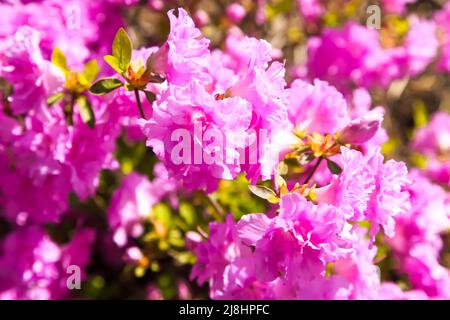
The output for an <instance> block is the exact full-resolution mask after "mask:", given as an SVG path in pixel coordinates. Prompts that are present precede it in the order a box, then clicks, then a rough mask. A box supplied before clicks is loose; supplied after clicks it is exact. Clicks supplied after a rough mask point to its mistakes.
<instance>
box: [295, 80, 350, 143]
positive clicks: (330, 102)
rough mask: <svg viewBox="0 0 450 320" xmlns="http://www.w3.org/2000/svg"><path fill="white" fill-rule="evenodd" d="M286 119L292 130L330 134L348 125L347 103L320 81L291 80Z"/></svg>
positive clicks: (331, 88)
mask: <svg viewBox="0 0 450 320" xmlns="http://www.w3.org/2000/svg"><path fill="white" fill-rule="evenodd" d="M288 112H289V119H290V121H291V122H292V123H293V124H294V125H295V126H296V130H298V131H303V130H306V132H308V133H313V132H318V133H321V134H326V133H330V134H334V133H335V132H336V131H337V130H338V129H340V128H343V127H344V126H345V125H346V124H347V123H349V122H350V118H349V115H348V108H347V103H346V102H345V99H344V97H343V96H342V94H341V93H339V92H338V91H337V90H336V89H335V88H334V87H332V86H330V85H329V84H328V83H326V82H324V81H320V80H317V79H316V80H314V84H308V83H306V82H304V81H302V80H295V81H294V82H293V83H292V84H291V88H290V106H289V109H288Z"/></svg>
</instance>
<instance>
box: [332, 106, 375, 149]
mask: <svg viewBox="0 0 450 320" xmlns="http://www.w3.org/2000/svg"><path fill="white" fill-rule="evenodd" d="M379 111H381V110H374V111H372V112H369V113H367V114H366V115H364V116H363V117H362V118H358V119H355V120H352V121H351V122H350V123H349V124H347V125H346V126H345V127H344V128H343V129H342V130H340V131H339V133H338V140H339V141H340V142H341V143H343V144H363V143H364V142H367V141H369V140H370V139H372V138H373V137H374V136H375V134H376V133H377V132H378V130H379V129H380V126H381V122H382V120H383V113H382V112H379Z"/></svg>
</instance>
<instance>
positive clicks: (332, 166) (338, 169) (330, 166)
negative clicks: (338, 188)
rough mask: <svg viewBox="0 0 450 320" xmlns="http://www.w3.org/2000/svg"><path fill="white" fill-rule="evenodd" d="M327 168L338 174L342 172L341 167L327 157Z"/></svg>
mask: <svg viewBox="0 0 450 320" xmlns="http://www.w3.org/2000/svg"><path fill="white" fill-rule="evenodd" d="M327 165H328V169H329V170H330V171H331V173H333V174H340V173H341V172H342V168H341V167H340V166H339V165H338V164H337V163H336V162H334V161H332V160H330V159H327Z"/></svg>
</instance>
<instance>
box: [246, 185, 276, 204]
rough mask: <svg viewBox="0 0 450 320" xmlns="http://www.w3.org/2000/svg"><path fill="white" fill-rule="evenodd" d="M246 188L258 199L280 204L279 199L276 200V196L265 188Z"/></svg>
mask: <svg viewBox="0 0 450 320" xmlns="http://www.w3.org/2000/svg"><path fill="white" fill-rule="evenodd" d="M248 188H249V189H250V191H251V192H252V193H253V194H254V195H256V196H258V197H260V198H263V199H266V200H267V201H269V202H270V203H278V202H280V199H278V197H277V194H276V193H275V191H273V190H272V189H269V188H267V187H265V186H259V185H256V186H254V185H249V186H248Z"/></svg>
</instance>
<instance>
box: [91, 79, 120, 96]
mask: <svg viewBox="0 0 450 320" xmlns="http://www.w3.org/2000/svg"><path fill="white" fill-rule="evenodd" d="M121 86H123V83H122V81H120V80H119V79H116V78H104V79H100V80H98V81H97V82H96V83H94V84H93V85H92V86H91V88H90V89H89V91H90V92H91V93H93V94H96V95H104V94H106V93H109V92H111V91H114V90H116V89H117V88H120V87H121Z"/></svg>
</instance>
